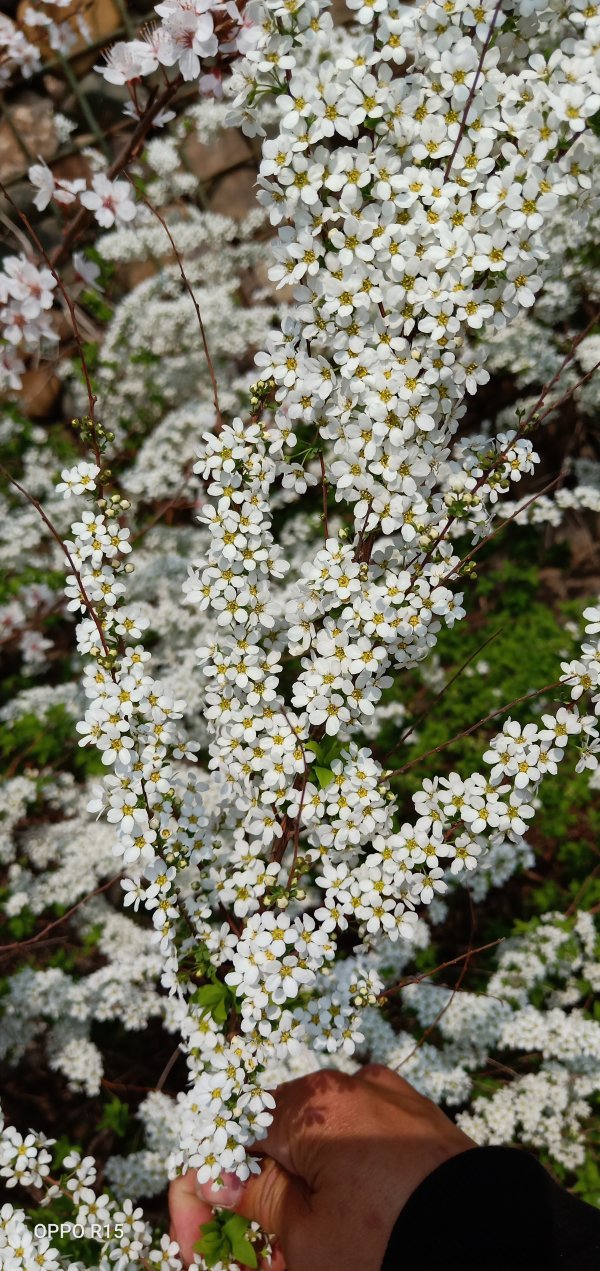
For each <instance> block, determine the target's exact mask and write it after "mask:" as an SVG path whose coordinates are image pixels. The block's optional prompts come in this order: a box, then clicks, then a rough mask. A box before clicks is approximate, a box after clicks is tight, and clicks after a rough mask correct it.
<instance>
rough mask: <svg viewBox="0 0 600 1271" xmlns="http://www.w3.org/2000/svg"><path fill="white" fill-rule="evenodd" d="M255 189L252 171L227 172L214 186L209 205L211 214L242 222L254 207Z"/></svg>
mask: <svg viewBox="0 0 600 1271" xmlns="http://www.w3.org/2000/svg"><path fill="white" fill-rule="evenodd" d="M255 187H256V172H255V171H254V170H253V169H252V170H251V169H250V168H240V170H239V171H238V172H227V173H226V174H225V176H223V177H221V178H220V180H219V181H217V183H216V185H215V189H214V191H213V194H212V196H211V198H210V203H209V207H210V210H211V212H220V213H221V214H222V216H231V217H233V219H234V220H236V221H242V220H243V219H244V217H245V216H246V215H247V214H248V212H250V211H252V208H254V207H256V189H255Z"/></svg>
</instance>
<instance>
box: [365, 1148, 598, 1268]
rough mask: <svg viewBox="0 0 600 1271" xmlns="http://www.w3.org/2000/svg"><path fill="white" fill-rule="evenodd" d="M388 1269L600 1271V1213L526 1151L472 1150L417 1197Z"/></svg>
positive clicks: (400, 1226) (401, 1221)
mask: <svg viewBox="0 0 600 1271" xmlns="http://www.w3.org/2000/svg"><path fill="white" fill-rule="evenodd" d="M382 1271H600V1210H598V1209H595V1208H593V1207H592V1206H591V1205H586V1204H584V1202H583V1201H581V1200H578V1199H577V1198H576V1197H574V1196H571V1195H570V1194H569V1193H568V1192H566V1191H565V1190H564V1189H563V1188H562V1187H559V1186H558V1184H557V1183H555V1182H554V1180H553V1179H552V1178H551V1177H550V1175H549V1174H548V1173H547V1172H546V1170H545V1169H543V1167H542V1166H541V1165H540V1164H539V1162H538V1161H536V1160H535V1159H534V1158H533V1156H529V1154H528V1153H527V1152H521V1151H519V1149H517V1148H509V1147H478V1148H471V1149H470V1150H469V1151H467V1152H462V1153H461V1154H460V1156H454V1157H452V1159H451V1160H449V1161H446V1162H445V1163H444V1164H443V1165H440V1166H439V1167H438V1169H436V1170H434V1171H433V1173H432V1174H430V1175H429V1176H428V1178H426V1179H424V1181H423V1182H422V1183H421V1184H420V1186H419V1187H417V1190H416V1191H415V1192H413V1194H412V1196H411V1197H410V1200H409V1201H407V1203H406V1205H405V1206H404V1209H403V1210H402V1212H401V1214H400V1216H399V1218H398V1220H397V1222H396V1225H395V1227H394V1230H393V1232H392V1234H391V1236H390V1241H389V1244H388V1247H387V1251H386V1255H385V1258H384V1260H383V1267H382Z"/></svg>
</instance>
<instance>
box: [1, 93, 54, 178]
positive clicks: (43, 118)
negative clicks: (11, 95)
mask: <svg viewBox="0 0 600 1271" xmlns="http://www.w3.org/2000/svg"><path fill="white" fill-rule="evenodd" d="M6 110H10V117H11V121H12V125H13V128H14V132H13V131H12V129H11V128H9V126H8V124H7V122H6V119H0V180H1V181H10V180H11V178H12V177H16V176H19V175H21V174H23V172H25V171H26V170H27V168H28V167H29V160H28V159H27V156H26V154H25V152H24V150H22V149H21V146H20V145H19V143H18V141H17V139H16V137H15V132H16V133H18V135H19V136H20V137H21V138H22V140H23V143H24V145H25V146H26V147H27V150H28V151H29V152H30V153H31V154H32V155H33V156H34V158H35V159H37V158H38V156H41V157H42V159H47V160H48V159H51V158H52V156H53V155H54V154H55V153H56V150H57V148H58V138H57V136H56V130H55V128H54V123H53V120H52V102H51V101H49V100H48V98H47V97H40V96H39V95H38V94H37V93H32V92H25V93H21V94H20V96H19V97H18V98H16V99H15V100H13V101H12V102H11V104H10V107H9V106H6Z"/></svg>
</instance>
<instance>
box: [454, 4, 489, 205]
mask: <svg viewBox="0 0 600 1271" xmlns="http://www.w3.org/2000/svg"><path fill="white" fill-rule="evenodd" d="M501 8H502V0H498V2H497V4H496V7H495V9H494V12H493V14H492V20H491V22H490V25H489V28H488V33H487V35H486V37H485V40H484V43H483V47H482V50H481V55H480V58H479V62H478V65H477V70H476V71H475V75H474V77H473V83H472V84H471V88H470V90H469V96H468V97H467V100H466V102H465V108H464V110H463V113H462V119H461V121H460V125H459V129H458V136H457V138H456V141H455V143H454V149H453V151H452V154H451V155H450V158H449V159H448V162H447V164H446V168H445V171H444V180H445V181H447V180H448V177H449V176H450V173H451V171H452V164H453V163H454V160H455V158H456V155H457V152H458V147H459V146H460V143H461V141H462V139H463V137H464V133H465V128H466V126H467V117H468V114H469V111H470V109H471V106H472V104H473V98H474V96H475V90H476V88H477V84H478V82H479V76H480V75H481V72H482V70H483V63H484V61H485V55H486V53H487V51H488V49H489V47H490V44H491V42H492V36H493V34H494V28H495V26H496V23H497V21H498V18H499V16H500V10H501Z"/></svg>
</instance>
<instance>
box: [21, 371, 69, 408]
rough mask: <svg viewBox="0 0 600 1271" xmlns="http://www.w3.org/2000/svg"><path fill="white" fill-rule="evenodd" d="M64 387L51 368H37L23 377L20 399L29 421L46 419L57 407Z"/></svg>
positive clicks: (26, 372)
mask: <svg viewBox="0 0 600 1271" xmlns="http://www.w3.org/2000/svg"><path fill="white" fill-rule="evenodd" d="M61 390H62V385H61V382H60V380H59V379H58V376H56V375H55V374H54V372H53V370H52V368H51V367H50V366H47V365H46V366H36V367H33V368H31V369H30V370H28V371H25V373H24V375H23V384H22V387H21V390H20V392H19V399H20V402H21V406H22V408H23V412H24V414H25V415H27V417H28V418H29V419H45V418H46V416H47V415H49V414H50V412H51V410H52V408H53V406H55V405H56V403H57V401H58V399H59V397H60V393H61Z"/></svg>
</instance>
